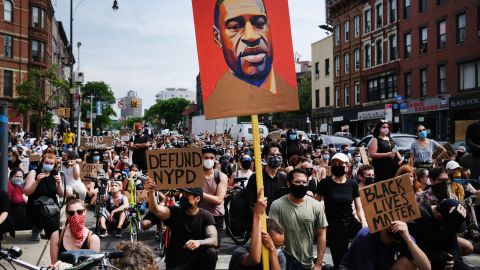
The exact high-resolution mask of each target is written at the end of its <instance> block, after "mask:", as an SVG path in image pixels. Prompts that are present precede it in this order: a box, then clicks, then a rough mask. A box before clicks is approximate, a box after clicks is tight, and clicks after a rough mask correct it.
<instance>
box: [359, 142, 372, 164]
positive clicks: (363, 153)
mask: <svg viewBox="0 0 480 270" xmlns="http://www.w3.org/2000/svg"><path fill="white" fill-rule="evenodd" d="M360 155H361V156H362V164H368V165H370V160H368V156H367V151H365V146H362V147H360Z"/></svg>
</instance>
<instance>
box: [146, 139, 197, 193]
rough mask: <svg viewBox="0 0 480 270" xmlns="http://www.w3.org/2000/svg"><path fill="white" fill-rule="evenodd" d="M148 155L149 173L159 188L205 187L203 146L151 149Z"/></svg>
mask: <svg viewBox="0 0 480 270" xmlns="http://www.w3.org/2000/svg"><path fill="white" fill-rule="evenodd" d="M146 155H147V168H148V175H149V176H150V177H151V178H152V179H153V180H154V181H155V182H156V184H157V190H167V189H174V188H201V187H203V181H204V177H203V161H202V151H201V148H199V147H190V148H178V149H167V150H150V151H147V152H146Z"/></svg>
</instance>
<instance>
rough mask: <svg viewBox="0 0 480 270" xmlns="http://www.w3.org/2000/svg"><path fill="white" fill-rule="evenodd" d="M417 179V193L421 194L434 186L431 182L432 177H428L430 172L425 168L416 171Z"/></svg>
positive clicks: (415, 187) (415, 188)
mask: <svg viewBox="0 0 480 270" xmlns="http://www.w3.org/2000/svg"><path fill="white" fill-rule="evenodd" d="M415 173H416V175H417V177H416V179H417V182H416V183H415V185H414V190H415V193H417V194H418V193H421V192H423V191H425V190H427V189H429V188H430V187H431V186H432V183H431V182H430V177H429V176H428V170H427V169H425V168H420V169H417V170H416V172H415Z"/></svg>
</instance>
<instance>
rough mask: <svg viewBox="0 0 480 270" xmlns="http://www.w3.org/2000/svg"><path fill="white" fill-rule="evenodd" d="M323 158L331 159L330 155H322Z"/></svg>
mask: <svg viewBox="0 0 480 270" xmlns="http://www.w3.org/2000/svg"><path fill="white" fill-rule="evenodd" d="M322 159H323V160H329V159H330V155H322Z"/></svg>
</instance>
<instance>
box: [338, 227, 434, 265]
mask: <svg viewBox="0 0 480 270" xmlns="http://www.w3.org/2000/svg"><path fill="white" fill-rule="evenodd" d="M339 269H340V270H383V269H402V270H410V269H411V270H414V269H420V270H430V269H431V267H430V262H429V261H428V257H427V256H426V255H425V253H424V252H423V251H422V250H421V249H420V248H419V246H418V245H417V244H416V243H415V240H414V239H412V237H411V236H410V234H409V231H408V226H407V224H405V222H403V221H393V222H392V226H391V227H390V228H388V229H384V230H381V231H380V232H377V233H374V234H370V232H369V230H368V228H363V229H361V230H360V231H359V232H358V234H357V236H356V237H355V239H353V242H352V244H351V246H350V248H349V250H348V251H347V253H346V254H345V257H343V259H342V263H341V266H340V268H339ZM434 269H435V268H434Z"/></svg>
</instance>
